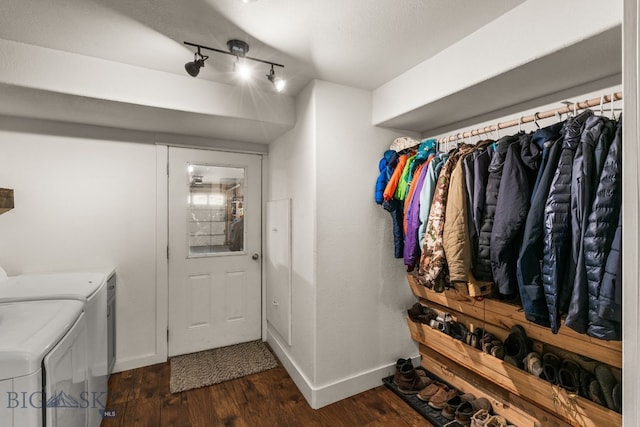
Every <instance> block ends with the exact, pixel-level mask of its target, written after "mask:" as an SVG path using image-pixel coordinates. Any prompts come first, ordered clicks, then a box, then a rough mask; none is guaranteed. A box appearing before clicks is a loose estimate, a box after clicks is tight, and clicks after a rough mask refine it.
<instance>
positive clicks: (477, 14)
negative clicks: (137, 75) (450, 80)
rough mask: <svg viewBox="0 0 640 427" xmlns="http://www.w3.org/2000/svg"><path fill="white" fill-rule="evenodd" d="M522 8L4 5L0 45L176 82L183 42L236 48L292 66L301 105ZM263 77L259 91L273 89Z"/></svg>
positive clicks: (230, 2) (280, 0) (391, 72)
mask: <svg viewBox="0 0 640 427" xmlns="http://www.w3.org/2000/svg"><path fill="white" fill-rule="evenodd" d="M523 1H524V0H475V1H469V0H447V1H444V0H402V1H398V0H258V1H253V2H249V3H244V2H242V1H240V0H183V1H176V0H56V1H42V0H2V5H1V8H2V13H0V38H3V39H7V40H12V41H19V42H23V43H28V44H33V45H37V46H42V47H48V48H52V49H57V50H62V51H67V52H72V53H78V54H82V55H88V56H94V57H99V58H103V59H107V60H111V61H116V62H121V63H125V64H131V65H137V66H142V67H146V68H149V69H154V70H160V71H165V72H170V73H176V74H185V71H184V64H185V63H186V62H188V61H190V60H192V58H193V49H192V48H190V47H187V46H184V45H183V44H182V42H183V41H190V42H194V43H198V44H203V45H207V46H211V47H215V48H220V49H226V41H227V40H228V39H231V38H239V39H242V40H244V41H246V42H248V43H249V44H250V46H251V49H250V52H249V55H250V56H255V57H259V58H262V59H266V60H269V61H274V62H279V63H282V64H284V65H285V67H286V68H285V70H284V71H283V74H284V76H285V77H286V78H287V79H288V81H289V85H288V88H287V91H286V93H288V94H290V95H295V94H297V93H298V92H299V91H300V90H301V89H302V88H303V87H304V86H305V85H306V84H307V83H308V82H309V80H310V79H312V78H320V79H323V80H327V81H332V82H335V83H341V84H345V85H349V86H353V87H359V88H364V89H374V88H376V87H378V86H380V85H381V84H383V83H385V82H387V81H389V80H390V79H392V78H394V77H396V76H397V75H399V74H401V73H403V72H404V71H406V70H408V69H410V68H411V67H413V66H415V65H416V64H418V63H420V62H422V61H424V60H425V59H428V58H429V57H431V56H433V55H434V54H436V53H438V52H439V51H441V50H443V49H445V48H447V47H448V46H450V45H451V44H453V43H455V42H456V41H458V40H460V39H461V38H464V37H465V36H467V35H468V34H470V33H472V32H474V31H475V30H477V29H479V28H480V27H482V26H484V25H486V24H487V23H488V22H490V21H492V20H493V19H495V18H496V17H498V16H500V15H501V14H503V13H505V12H506V11H508V10H510V9H511V8H513V7H515V6H517V5H519V4H520V3H522V2H523ZM232 61H233V58H231V57H229V56H227V55H222V54H215V53H212V54H211V59H210V60H209V61H207V63H206V66H205V68H204V69H203V70H202V71H201V73H200V76H199V77H198V78H203V79H209V80H213V81H218V82H222V83H230V84H237V82H236V80H235V78H234V76H233V74H232V73H231V72H230V70H231V63H232ZM34 62H37V58H34ZM266 71H267V70H266V69H264V70H262V69H261V70H260V72H259V73H258V75H259V79H257V81H255V82H254V85H255V87H258V88H262V89H265V90H269V89H270V86H269V84H268V82H266V79H265V78H263V77H262V76H261V75H260V74H264V73H265V72H266ZM276 71H278V69H276Z"/></svg>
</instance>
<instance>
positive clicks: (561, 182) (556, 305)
mask: <svg viewBox="0 0 640 427" xmlns="http://www.w3.org/2000/svg"><path fill="white" fill-rule="evenodd" d="M592 115H593V112H592V111H590V110H586V111H583V112H582V113H580V114H579V115H578V116H576V117H572V118H569V119H568V120H567V121H566V123H565V126H564V128H563V133H564V140H563V143H562V152H561V153H560V159H559V161H558V168H557V169H556V172H555V175H554V177H553V181H552V183H551V189H550V190H549V197H548V198H547V201H546V204H545V209H544V213H545V218H544V257H543V260H542V261H543V264H542V280H543V284H544V292H545V298H546V300H547V308H548V309H549V322H550V324H551V332H553V333H554V334H555V333H558V329H559V328H560V314H561V312H562V311H563V310H564V309H566V306H567V304H568V300H569V297H570V295H571V284H573V282H569V281H568V277H567V275H568V273H569V272H571V271H574V270H575V264H574V263H573V261H572V258H571V173H572V167H573V156H574V154H575V152H576V149H577V148H578V145H579V144H580V136H581V134H582V129H583V127H584V124H585V122H586V120H587V119H588V118H589V117H591V116H592Z"/></svg>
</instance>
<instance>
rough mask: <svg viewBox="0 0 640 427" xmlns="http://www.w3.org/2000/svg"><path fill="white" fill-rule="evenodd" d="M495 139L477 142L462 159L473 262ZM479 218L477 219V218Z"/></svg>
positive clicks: (473, 260) (473, 261)
mask: <svg viewBox="0 0 640 427" xmlns="http://www.w3.org/2000/svg"><path fill="white" fill-rule="evenodd" d="M492 143H493V141H492V140H489V139H486V140H483V141H480V142H478V143H477V144H476V146H475V150H473V153H471V154H470V155H469V156H467V157H465V158H464V159H463V160H462V172H463V173H464V182H465V186H466V193H467V225H468V228H469V241H470V244H471V263H472V265H474V264H475V259H476V255H477V252H478V233H479V232H480V227H479V224H480V220H481V219H482V209H483V208H484V197H485V191H486V189H487V178H488V177H489V163H490V162H491V155H492V154H493V146H492ZM476 218H477V220H476Z"/></svg>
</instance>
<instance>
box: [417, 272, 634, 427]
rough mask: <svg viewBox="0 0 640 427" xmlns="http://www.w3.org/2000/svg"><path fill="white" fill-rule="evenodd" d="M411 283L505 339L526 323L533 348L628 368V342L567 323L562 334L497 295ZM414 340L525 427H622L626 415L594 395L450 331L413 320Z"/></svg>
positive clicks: (430, 361)
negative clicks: (590, 333) (607, 338)
mask: <svg viewBox="0 0 640 427" xmlns="http://www.w3.org/2000/svg"><path fill="white" fill-rule="evenodd" d="M407 279H408V281H409V286H410V287H411V290H412V291H413V293H414V295H415V296H416V297H418V298H419V300H420V303H421V304H423V305H425V306H427V307H430V308H433V309H435V310H436V311H439V312H448V313H450V314H451V315H452V317H453V319H454V320H456V321H459V322H462V323H464V324H465V325H466V326H467V327H469V326H472V327H481V328H483V329H484V330H485V331H487V332H490V333H492V334H494V335H495V336H496V337H497V338H498V339H500V340H501V341H504V340H505V339H506V338H507V336H508V335H509V331H510V329H511V327H512V326H513V325H520V326H522V327H523V328H524V329H525V331H526V333H527V336H528V337H529V338H530V339H531V340H532V341H533V350H534V351H536V352H538V353H539V354H542V352H543V347H544V348H547V346H553V347H557V348H559V349H563V350H566V351H569V352H571V353H575V354H579V355H587V356H589V357H590V358H591V359H593V360H595V361H597V362H600V363H604V364H607V365H609V366H612V367H614V368H621V367H622V343H621V342H620V341H602V340H598V339H596V338H592V337H589V336H587V335H583V334H579V333H577V332H575V331H573V330H572V329H570V328H568V327H564V326H563V327H561V328H560V331H559V333H558V334H557V335H554V334H553V333H551V331H550V330H549V329H548V328H545V327H542V326H539V325H537V324H535V323H532V322H529V321H528V320H526V318H525V316H524V313H523V312H522V309H521V308H520V307H518V306H515V305H510V304H506V303H503V302H500V301H496V300H492V299H481V300H477V299H476V298H474V297H471V296H469V295H464V294H462V293H460V292H457V291H455V290H447V291H445V292H442V293H436V292H434V291H431V290H429V289H427V288H425V287H423V286H421V285H419V284H418V283H417V282H416V280H415V278H414V277H413V276H412V275H408V276H407ZM407 323H408V325H409V330H410V332H411V336H412V338H413V339H414V340H415V341H417V342H418V343H419V345H420V354H421V355H422V365H423V366H424V367H425V368H426V369H427V370H429V371H431V372H434V373H435V374H436V375H440V376H443V377H444V378H446V380H447V381H448V382H449V383H451V384H452V385H454V386H455V387H457V388H459V389H461V390H464V391H465V392H471V393H473V394H475V395H476V396H477V397H480V396H483V395H484V396H485V397H488V398H490V400H492V401H493V407H494V410H495V412H496V413H499V414H500V415H503V416H505V417H506V418H507V419H509V420H510V421H511V422H512V423H514V424H516V425H518V426H519V427H524V426H531V427H534V426H544V427H547V426H552V427H554V426H580V427H582V426H584V427H603V426H607V425H622V416H621V415H620V414H619V413H617V412H615V411H612V410H609V409H607V408H606V407H604V406H600V405H598V404H596V403H594V402H592V401H590V400H588V399H585V398H582V397H580V396H577V395H574V394H571V393H568V392H567V391H566V390H564V389H563V388H561V387H559V386H555V385H552V384H551V383H549V382H547V381H545V380H542V379H540V378H538V377H536V376H534V375H532V374H530V373H528V372H526V371H524V370H521V369H518V368H517V367H514V366H512V365H510V364H508V363H505V362H503V361H502V360H500V359H498V358H496V357H494V356H491V355H488V354H485V353H483V352H482V351H481V350H478V349H476V348H474V347H472V346H470V345H467V344H465V343H463V342H462V341H459V340H456V339H454V338H452V337H450V336H449V335H446V334H444V333H442V332H439V331H437V330H435V329H432V328H430V327H429V326H428V325H425V324H422V323H414V322H413V321H411V320H410V319H407Z"/></svg>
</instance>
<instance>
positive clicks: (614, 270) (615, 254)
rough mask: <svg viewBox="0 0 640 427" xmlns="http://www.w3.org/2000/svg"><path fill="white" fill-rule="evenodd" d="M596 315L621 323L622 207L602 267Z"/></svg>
mask: <svg viewBox="0 0 640 427" xmlns="http://www.w3.org/2000/svg"><path fill="white" fill-rule="evenodd" d="M598 316H600V317H601V318H603V319H607V320H611V321H613V322H615V323H618V324H621V323H622V209H620V213H619V214H618V227H617V228H616V233H615V234H614V235H613V242H612V243H611V250H610V251H609V256H607V263H606V264H605V267H604V276H603V277H602V284H601V285H600V295H599V296H598ZM618 327H619V326H618ZM616 332H618V331H616ZM618 335H619V334H618ZM620 338H621V337H620ZM617 339H619V338H617Z"/></svg>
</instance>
